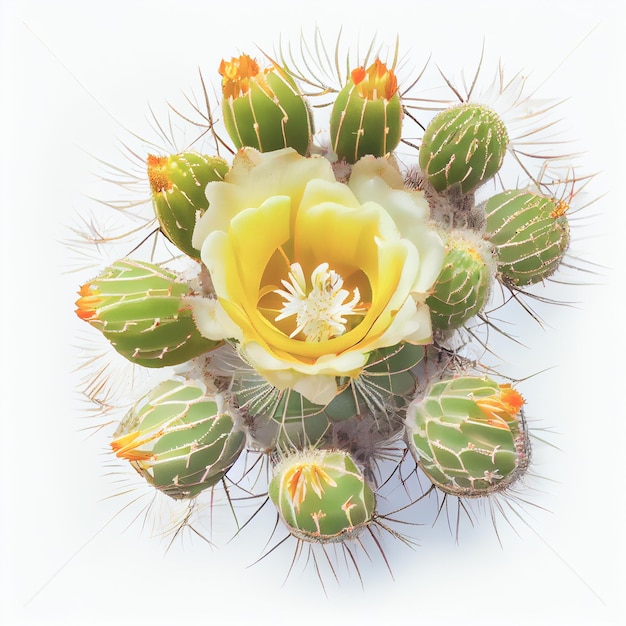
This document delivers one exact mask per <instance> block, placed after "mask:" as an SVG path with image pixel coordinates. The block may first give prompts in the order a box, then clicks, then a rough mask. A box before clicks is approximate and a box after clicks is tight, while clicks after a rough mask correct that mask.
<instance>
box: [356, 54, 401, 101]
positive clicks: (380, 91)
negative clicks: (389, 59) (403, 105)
mask: <svg viewBox="0 0 626 626" xmlns="http://www.w3.org/2000/svg"><path fill="white" fill-rule="evenodd" d="M351 78H352V82H353V83H354V84H355V85H356V88H357V91H358V92H359V95H360V96H361V98H364V99H367V100H378V99H379V98H385V100H391V98H393V96H394V94H395V93H396V91H398V80H397V79H396V75H395V74H394V72H393V70H390V69H387V66H386V65H385V64H384V63H383V62H382V61H381V60H380V59H376V61H374V63H372V65H370V66H369V67H368V68H367V69H365V68H364V67H357V68H356V69H354V70H352V73H351Z"/></svg>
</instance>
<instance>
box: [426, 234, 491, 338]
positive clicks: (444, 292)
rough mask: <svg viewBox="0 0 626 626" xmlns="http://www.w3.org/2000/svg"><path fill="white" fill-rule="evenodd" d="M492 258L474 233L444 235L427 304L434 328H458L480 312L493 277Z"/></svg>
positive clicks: (488, 248) (485, 245) (483, 243)
mask: <svg viewBox="0 0 626 626" xmlns="http://www.w3.org/2000/svg"><path fill="white" fill-rule="evenodd" d="M491 257H492V253H491V249H490V247H489V245H488V244H487V242H485V241H484V240H482V239H479V238H477V237H476V235H475V234H474V233H473V232H471V231H470V232H469V233H467V234H464V233H462V232H460V231H451V232H449V233H447V235H446V256H445V257H444V260H443V267H442V269H441V273H440V274H439V276H438V277H437V282H436V283H435V286H434V288H433V293H432V294H431V295H430V297H429V298H428V299H427V300H426V304H427V305H428V306H429V308H430V314H431V319H432V323H433V327H434V328H436V329H440V330H445V329H455V328H459V327H460V326H462V325H463V324H465V322H467V321H468V320H469V319H471V318H472V317H474V316H475V315H477V314H478V313H480V312H481V311H482V310H483V308H484V306H485V304H486V303H487V299H488V296H489V292H490V288H491V283H492V281H493V277H494V271H493V270H494V263H493V261H492V258H491Z"/></svg>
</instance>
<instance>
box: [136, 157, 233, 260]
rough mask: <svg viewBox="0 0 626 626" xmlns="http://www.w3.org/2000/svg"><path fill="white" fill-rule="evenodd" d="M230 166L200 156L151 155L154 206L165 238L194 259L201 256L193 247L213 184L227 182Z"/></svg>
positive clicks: (216, 158)
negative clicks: (209, 186)
mask: <svg viewBox="0 0 626 626" xmlns="http://www.w3.org/2000/svg"><path fill="white" fill-rule="evenodd" d="M226 172H228V164H227V163H226V161H224V159H221V158H219V157H209V156H205V155H202V154H198V153H197V152H184V153H182V154H173V155H170V156H154V155H152V154H150V155H148V179H149V180H150V187H151V189H152V204H153V206H154V212H155V214H156V217H157V219H158V220H159V225H160V226H161V231H162V232H163V234H164V235H165V236H166V237H167V238H168V239H169V240H170V241H171V242H172V243H173V244H174V245H175V246H177V247H178V248H179V249H180V250H182V251H183V252H184V253H185V254H188V255H189V256H190V257H192V258H194V259H199V258H200V252H199V251H198V250H196V249H195V248H194V247H193V246H192V245H191V235H192V234H193V229H194V226H195V225H196V220H197V219H198V218H199V217H200V216H201V215H202V214H203V213H204V212H205V211H206V210H207V208H208V207H209V201H208V200H207V197H206V195H205V190H206V186H207V184H208V183H210V182H214V181H219V180H223V179H224V176H225V174H226Z"/></svg>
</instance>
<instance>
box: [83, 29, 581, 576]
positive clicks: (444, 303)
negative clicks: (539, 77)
mask: <svg viewBox="0 0 626 626" xmlns="http://www.w3.org/2000/svg"><path fill="white" fill-rule="evenodd" d="M311 50H315V51H316V53H315V55H314V58H311V54H312V53H311ZM340 50H341V46H340V42H337V47H336V49H335V54H334V55H332V54H330V53H329V51H328V50H326V49H325V47H324V43H323V41H322V40H321V39H320V38H316V41H315V45H313V46H311V47H309V46H306V45H304V46H303V47H301V55H302V59H301V60H300V61H298V59H296V58H295V57H294V54H293V53H292V49H291V48H289V49H288V52H285V51H284V50H283V49H280V50H279V51H278V52H279V53H278V54H274V55H273V56H274V57H276V59H277V60H272V58H271V57H270V56H269V55H268V54H265V53H264V54H263V58H265V59H266V61H267V66H266V67H265V68H262V66H261V65H260V64H259V63H258V62H257V60H255V59H253V58H252V57H250V56H248V55H246V54H242V55H240V56H238V57H232V58H231V59H230V61H227V60H222V62H221V64H219V70H218V71H214V75H213V78H214V80H215V82H217V81H220V83H221V97H220V101H219V102H217V103H210V102H209V103H208V104H207V107H208V110H207V113H206V114H205V113H204V112H202V118H203V120H204V126H203V122H198V123H197V126H199V127H202V128H204V129H206V130H207V132H206V133H203V134H202V136H201V137H199V138H198V139H197V140H196V141H194V142H191V144H189V143H185V145H186V146H187V148H185V150H184V151H174V153H173V154H168V152H167V150H164V151H157V150H155V144H153V143H151V144H149V146H146V150H145V152H146V154H145V157H144V155H143V154H142V157H141V158H142V159H144V158H145V161H143V166H144V167H145V165H146V164H147V176H146V180H145V187H146V195H147V196H148V197H149V199H150V200H149V202H148V203H147V204H149V205H151V206H148V207H147V209H146V215H145V216H144V217H145V223H146V224H147V226H146V228H148V227H149V228H152V230H151V231H150V232H146V233H142V232H141V228H140V229H135V230H133V231H132V234H133V235H134V234H141V235H143V234H145V237H143V238H139V237H138V242H137V245H136V246H134V247H131V248H130V250H132V253H130V252H127V253H130V254H132V256H133V257H135V256H136V258H122V259H121V260H118V261H116V262H114V263H112V264H108V263H105V262H104V261H103V263H102V266H103V267H104V269H102V270H101V272H100V273H99V274H98V275H97V276H96V277H95V278H93V279H92V280H89V281H87V282H85V283H84V284H83V286H82V287H81V288H80V290H79V298H78V300H77V301H76V306H77V310H76V313H77V315H78V317H79V318H81V319H82V320H84V321H86V322H88V323H89V325H90V326H92V327H93V328H94V329H96V330H97V331H99V333H100V334H101V335H102V336H104V338H105V339H106V340H107V341H108V342H109V343H110V344H111V348H112V349H113V350H115V351H117V352H118V353H119V354H121V355H122V356H123V357H125V359H126V360H127V361H129V362H130V364H131V365H130V366H129V367H131V368H132V369H133V370H134V372H141V373H143V374H144V375H145V376H144V377H143V378H145V377H146V376H153V377H154V381H155V382H154V383H153V384H150V385H149V386H147V387H144V386H143V383H141V385H139V383H137V386H141V389H142V391H141V393H140V392H139V391H137V394H136V397H133V398H131V399H130V401H128V402H126V403H125V404H124V410H123V412H122V413H121V414H120V415H118V416H117V417H118V418H119V419H118V420H116V423H117V427H116V429H115V430H114V432H113V433H112V441H111V442H110V447H111V450H112V452H113V453H114V454H115V455H116V459H118V460H119V461H120V462H123V463H124V466H125V467H128V465H130V467H131V468H133V469H134V470H136V472H137V473H138V474H139V475H140V477H141V478H142V479H144V480H145V481H146V482H147V484H148V485H150V486H152V487H154V488H155V489H156V493H157V496H158V497H159V498H161V499H162V500H165V501H167V502H169V503H171V499H175V500H183V501H184V503H186V505H188V506H189V509H188V511H189V514H188V517H187V518H186V519H185V522H184V524H187V525H190V524H191V522H190V520H191V518H192V515H193V514H194V512H195V511H196V504H198V503H203V502H204V503H205V504H207V505H208V506H212V505H213V504H214V503H215V502H216V501H217V500H218V499H220V498H221V502H222V503H226V504H227V505H228V506H226V507H224V508H225V509H226V508H227V509H229V510H232V511H233V513H234V517H235V522H236V525H237V532H236V533H235V534H239V531H240V530H242V529H243V527H245V526H247V525H248V523H252V522H256V521H257V513H258V512H259V510H255V511H254V512H253V513H252V514H251V515H250V517H249V519H248V521H247V522H245V523H243V524H241V523H240V519H239V518H238V517H237V513H236V512H235V510H236V509H237V507H238V506H239V504H240V503H241V502H242V501H245V502H248V503H250V502H253V503H254V502H258V503H259V509H261V508H263V507H265V506H268V507H269V508H272V505H273V506H274V507H275V510H273V509H272V514H273V515H274V516H275V521H276V525H277V527H281V528H283V530H284V533H285V537H286V539H288V540H291V541H295V545H296V548H295V555H294V559H295V558H296V557H298V556H299V555H300V554H301V552H302V550H303V549H306V550H307V551H308V552H307V554H308V555H309V556H311V557H312V558H311V562H313V563H315V567H316V570H317V571H318V573H319V571H320V570H319V565H318V563H319V559H318V556H317V555H323V557H325V559H326V560H328V561H329V562H331V557H330V556H329V553H328V552H326V550H328V549H329V546H327V545H326V544H329V543H332V544H333V546H332V547H331V549H332V550H333V551H336V550H339V552H338V554H342V552H341V551H343V556H344V557H345V558H344V559H343V561H345V562H346V563H348V564H353V565H354V567H355V568H356V571H357V573H358V574H359V578H361V572H360V570H359V565H358V564H357V563H358V562H360V561H359V556H360V551H361V550H363V551H364V552H365V553H366V556H367V557H369V555H370V552H369V551H368V549H369V547H370V545H373V546H374V547H375V551H378V552H379V553H380V554H381V555H382V557H383V560H384V562H385V564H387V558H386V556H385V554H384V551H383V547H382V545H383V539H387V540H391V539H394V538H396V539H401V540H402V541H404V542H405V543H412V541H411V540H409V539H408V537H407V536H405V534H404V533H405V530H406V526H403V527H397V526H396V524H400V523H402V524H405V525H408V526H409V527H410V526H411V525H414V526H416V525H418V524H422V523H423V522H424V515H423V514H421V513H420V506H422V504H421V503H422V502H426V501H427V500H428V498H426V496H428V495H429V494H431V493H434V494H435V495H436V496H438V497H440V498H441V499H442V500H441V501H439V503H438V507H439V508H440V510H441V507H442V506H443V502H445V500H446V499H455V500H454V501H455V502H458V505H459V507H458V508H459V510H463V511H469V510H470V509H471V504H472V503H474V502H476V501H477V500H478V501H479V502H481V503H487V505H488V506H491V507H492V508H491V509H490V511H491V517H492V519H495V518H496V517H497V515H498V512H502V511H503V506H502V501H503V500H504V501H505V503H506V505H507V506H511V507H515V506H516V505H517V501H516V500H515V494H517V493H519V492H521V491H522V490H523V489H524V488H525V487H526V481H529V479H531V478H532V476H533V472H532V464H531V440H532V439H533V433H532V429H530V428H529V425H528V422H527V413H528V415H530V416H532V415H533V411H538V408H537V407H538V399H537V398H533V397H532V394H527V393H526V391H525V390H524V382H523V380H516V379H514V378H513V377H511V376H508V375H507V374H506V373H505V372H500V371H499V370H500V366H498V367H493V366H490V365H489V362H488V361H489V357H490V355H491V354H493V353H494V351H495V350H496V348H495V347H494V346H493V344H492V337H493V335H494V334H497V333H500V334H502V335H504V338H505V339H513V337H515V339H514V340H515V341H518V340H517V333H516V332H515V331H514V325H513V324H512V323H509V322H508V321H507V320H506V319H505V318H506V313H507V311H508V310H510V307H514V306H515V305H516V304H521V307H522V308H523V309H524V310H526V311H530V312H531V314H533V316H534V313H533V310H532V308H531V306H530V305H529V304H528V303H527V302H526V301H525V298H527V297H536V298H537V299H538V300H541V301H545V302H548V301H549V298H548V297H546V296H545V295H544V291H543V290H544V289H549V288H550V279H551V277H553V276H554V275H558V274H557V273H558V271H559V268H560V267H561V266H562V265H564V264H565V265H571V264H570V263H567V262H565V263H564V261H565V259H566V258H567V257H568V256H569V254H570V253H569V246H570V243H571V241H570V240H572V241H575V238H574V234H575V233H574V232H573V231H572V232H570V224H569V220H568V216H569V214H570V210H569V205H570V203H571V202H572V201H573V200H574V199H575V195H576V193H577V192H578V184H579V180H578V179H576V178H575V177H574V176H573V175H571V174H569V173H568V174H567V175H565V176H561V175H558V176H557V175H555V176H554V177H551V176H550V175H549V173H550V172H552V171H553V169H556V168H561V171H563V168H566V169H565V171H567V172H572V171H573V166H571V165H570V164H569V163H567V164H562V163H561V158H562V157H558V158H557V157H550V156H546V154H547V153H546V152H544V151H543V150H542V151H541V152H540V153H537V154H532V153H531V152H530V151H529V150H528V149H527V143H526V141H525V139H526V138H527V137H528V136H534V135H535V134H540V133H541V131H542V129H543V128H545V127H549V126H551V124H549V123H547V122H546V121H545V120H544V119H543V118H542V119H540V120H535V119H534V117H533V114H532V113H529V111H532V110H533V107H532V106H531V103H530V102H529V99H528V97H526V96H521V95H520V93H522V91H523V90H522V89H521V88H522V87H523V81H522V82H521V83H520V82H519V81H520V80H521V79H519V78H516V79H514V80H513V81H511V82H509V83H507V82H503V81H500V82H496V83H495V84H500V85H501V91H500V93H499V94H498V97H496V98H495V99H494V101H493V102H491V101H489V99H488V98H487V99H486V100H485V101H483V99H482V98H481V99H480V101H474V99H473V97H472V93H474V91H473V90H474V83H472V89H471V90H470V92H469V93H468V95H467V97H466V98H463V96H462V93H461V91H459V89H457V88H456V87H455V86H454V85H453V84H452V82H451V81H450V80H448V79H447V78H446V79H445V80H443V84H442V85H441V88H444V89H446V90H448V89H450V91H451V93H452V94H453V95H452V96H450V93H449V92H447V91H446V93H447V94H448V98H447V99H446V98H441V99H432V98H430V96H429V95H428V94H429V93H430V88H426V87H422V80H423V78H422V74H420V75H419V76H417V77H416V76H400V75H399V74H400V73H401V68H402V67H404V66H405V64H404V63H400V64H398V63H397V59H398V50H397V48H396V50H395V54H394V55H393V56H392V59H391V61H389V60H388V59H386V58H385V57H384V55H383V54H381V51H380V50H376V51H373V49H372V46H370V48H369V49H368V53H367V55H366V56H365V57H359V58H358V59H357V60H356V63H355V62H354V57H353V56H351V55H350V54H347V55H346V63H345V64H344V63H343V62H341V63H340V62H339V60H338V59H339V57H340V56H341V53H340ZM317 54H319V58H318V57H317V56H316V55H317ZM331 58H334V59H335V63H334V65H333V64H332V63H331V68H326V67H325V63H327V62H329V60H330V59H331ZM372 59H373V61H372ZM313 68H319V69H321V73H322V74H323V75H324V76H323V77H321V78H320V77H318V76H316V75H315V72H312V71H311V70H312V69H313ZM328 69H330V70H332V71H326V70H328ZM396 71H398V72H399V74H398V75H396ZM424 71H426V68H425V70H424ZM331 75H332V76H333V77H334V78H336V84H335V85H332V84H330V83H329V81H328V80H327V78H328V76H331ZM436 76H437V80H439V81H441V76H440V74H439V73H436ZM498 77H499V78H501V76H500V74H498ZM474 82H480V81H479V76H478V75H476V77H475V79H474ZM203 88H204V81H203ZM422 89H424V91H423V92H421V91H420V90H422ZM507 90H511V91H514V92H515V97H514V98H513V100H511V98H510V97H509V96H510V95H511V91H507ZM477 91H478V89H477ZM204 93H205V95H206V97H207V101H209V100H210V99H209V96H208V95H207V94H208V93H209V92H208V91H207V90H206V89H205V91H204ZM305 95H306V97H305ZM499 96H506V98H503V99H506V100H507V103H508V108H506V109H504V110H503V109H502V107H501V106H499ZM451 98H452V99H454V98H456V99H457V100H460V102H458V101H457V100H455V101H454V102H450V99H451ZM420 100H425V101H428V102H429V103H430V104H429V106H428V107H426V108H425V107H420V106H419V104H416V103H419V102H420ZM189 102H190V103H191V100H190V101H189ZM511 102H513V105H514V106H513V109H514V110H513V113H511V110H512V109H511ZM192 106H193V105H192ZM220 106H221V119H217V118H216V117H213V113H212V110H219V107H220ZM433 106H434V107H435V108H436V109H437V110H435V111H434V110H433V109H432V107H433ZM324 107H328V109H326V110H327V111H328V112H329V120H328V128H322V131H323V132H320V133H317V134H315V133H314V121H315V122H317V121H318V120H317V119H314V118H316V117H317V115H318V113H319V111H320V110H322V109H324ZM194 110H195V111H196V112H199V109H197V108H196V107H194ZM176 112H177V113H178V111H176ZM180 116H181V119H182V121H183V122H185V123H189V124H191V125H192V126H193V123H194V122H193V120H192V119H191V117H188V116H186V115H184V114H180ZM520 116H521V118H522V119H523V121H524V124H525V130H524V133H525V134H524V135H523V136H522V137H521V138H520V137H519V136H517V134H516V132H515V128H516V126H515V124H514V123H512V122H514V121H519V119H520ZM207 120H208V125H207ZM534 122H536V123H537V128H536V129H534V130H532V129H531V130H528V128H527V127H528V126H532V124H533V123H534ZM205 136H206V137H205ZM170 143H171V145H180V144H177V143H176V142H175V141H173V140H172V141H171V142H170ZM520 143H523V144H524V151H522V150H521V149H520ZM220 151H223V152H225V153H228V155H227V156H226V157H224V156H222V154H221V153H220ZM507 158H509V159H510V162H509V161H507ZM525 159H529V160H530V163H527V162H526V161H525ZM505 164H506V166H505ZM509 166H510V168H511V169H512V171H513V174H512V175H511V177H510V178H509V176H510V175H509V174H508V173H507V167H509ZM553 166H554V168H553ZM144 171H145V170H144ZM577 171H578V170H577ZM486 183H488V184H486ZM563 187H565V188H566V190H567V193H565V192H564V193H563V194H559V193H558V190H559V189H562V188H563ZM551 192H554V193H551ZM559 196H561V198H560V199H559ZM563 198H567V202H566V201H565V200H564V199H563ZM155 217H156V222H157V223H158V226H157V228H156V229H154V228H153V227H154V224H155ZM143 244H146V245H143ZM142 255H143V256H142ZM146 257H147V258H146ZM114 258H117V257H114ZM496 312H497V313H496ZM503 319H505V323H502V320H503ZM503 329H505V330H503ZM89 330H90V331H91V329H89ZM93 332H94V333H95V331H93ZM95 334H98V333H95ZM518 343H519V342H518ZM107 347H108V346H107ZM121 361H122V362H123V359H121ZM154 368H161V371H160V372H155V371H154ZM104 370H106V367H105V368H103V370H98V372H97V373H96V374H95V375H94V379H93V381H92V383H91V384H88V385H87V388H86V390H85V391H86V393H87V395H88V396H89V398H90V399H91V400H92V401H93V402H95V403H96V404H97V405H98V406H102V407H105V406H106V409H107V411H111V412H112V411H114V410H118V411H121V410H122V404H123V403H121V402H120V406H119V407H116V406H112V402H109V396H108V395H107V390H105V389H104V385H103V384H101V380H100V378H101V376H102V371H104ZM128 378H129V380H131V381H132V380H133V376H132V375H131V376H129V377H128ZM131 386H132V385H131ZM146 389H151V391H149V392H148V393H147V394H146V393H145V390H146ZM522 394H523V395H522ZM112 395H115V394H112ZM128 406H130V407H131V408H130V409H128ZM531 423H532V422H531ZM112 430H113V429H112ZM130 473H131V474H132V476H133V479H137V476H136V474H135V473H134V472H130ZM424 485H425V487H424ZM385 490H389V492H390V493H391V494H393V499H395V500H397V499H398V498H400V497H405V496H406V502H404V504H400V505H399V506H397V507H396V508H395V509H394V505H392V504H391V501H392V498H390V497H386V496H385ZM389 492H388V493H387V496H389ZM163 494H164V495H166V496H169V499H168V498H164V497H163ZM399 494H400V495H399ZM198 508H200V507H198ZM221 512H222V510H221V508H220V509H219V510H218V509H216V510H215V511H214V512H213V513H214V514H215V515H217V513H221ZM516 513H517V510H516ZM403 516H406V519H404V518H403ZM261 517H262V516H258V518H261ZM192 528H193V529H194V530H196V528H195V526H194V527H192ZM199 534H200V533H199ZM268 535H272V536H273V533H272V529H271V528H269V529H268ZM368 542H369V544H368ZM372 542H373V543H372ZM281 543H282V542H281ZM278 545H280V544H278ZM256 547H257V546H253V550H255V549H256ZM275 547H278V546H275ZM273 551H274V548H273V547H269V548H268V550H267V554H269V553H271V552H273ZM331 569H332V571H333V573H335V569H334V565H332V564H331ZM321 577H322V575H321V574H320V579H321ZM322 584H323V583H322Z"/></svg>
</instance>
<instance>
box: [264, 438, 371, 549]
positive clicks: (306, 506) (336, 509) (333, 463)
mask: <svg viewBox="0 0 626 626" xmlns="http://www.w3.org/2000/svg"><path fill="white" fill-rule="evenodd" d="M269 496H270V498H271V499H272V502H273V503H274V504H275V505H276V507H277V508H278V510H279V512H280V515H281V517H282V519H283V520H284V522H285V524H286V525H287V527H288V528H289V531H290V532H291V533H292V534H293V535H295V536H296V537H298V538H300V539H304V540H305V541H322V542H324V541H341V540H343V539H345V538H346V537H351V536H354V535H355V534H357V533H358V532H359V531H360V530H362V529H363V528H364V527H365V526H367V525H368V524H370V523H371V521H372V517H373V515H374V509H375V505H376V499H375V497H374V493H373V492H372V490H371V488H370V487H369V486H368V485H367V483H366V482H365V479H364V477H363V474H362V473H361V472H360V471H359V469H358V468H357V466H356V465H355V464H354V461H353V460H352V459H351V458H350V456H349V455H348V454H347V453H346V452H343V451H341V450H303V451H300V452H296V453H295V454H293V455H290V456H287V457H286V458H285V459H283V460H282V461H281V462H280V463H279V464H278V465H277V467H276V468H275V469H274V477H273V478H272V481H271V482H270V486H269Z"/></svg>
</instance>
